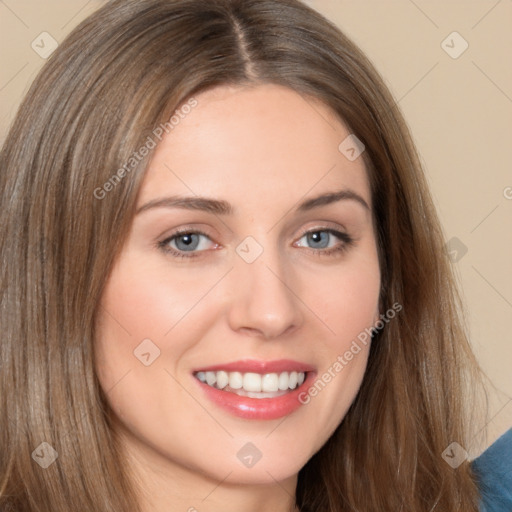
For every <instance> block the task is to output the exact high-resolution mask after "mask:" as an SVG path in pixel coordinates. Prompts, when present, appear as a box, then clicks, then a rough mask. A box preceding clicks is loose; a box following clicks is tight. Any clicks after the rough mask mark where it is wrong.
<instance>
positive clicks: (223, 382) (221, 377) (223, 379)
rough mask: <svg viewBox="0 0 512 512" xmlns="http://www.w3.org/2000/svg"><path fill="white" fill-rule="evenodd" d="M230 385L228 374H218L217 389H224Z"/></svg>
mask: <svg viewBox="0 0 512 512" xmlns="http://www.w3.org/2000/svg"><path fill="white" fill-rule="evenodd" d="M228 383H229V375H228V374H227V372H217V387H218V388H219V389H224V388H225V387H226V386H227V385H228Z"/></svg>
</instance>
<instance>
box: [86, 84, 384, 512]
mask: <svg viewBox="0 0 512 512" xmlns="http://www.w3.org/2000/svg"><path fill="white" fill-rule="evenodd" d="M196 99H197V101H198V105H197V107H196V108H194V109H193V110H192V111H191V112H190V113H189V114H188V115H187V116H186V117H185V118H184V119H183V120H181V122H180V123H179V125H178V126H176V127H175V129H174V130H173V131H172V132H170V133H169V134H168V135H167V136H166V137H165V138H164V139H163V140H162V142H161V143H160V144H159V145H158V146H157V148H156V149H155V150H154V153H153V155H152V159H151V162H150V165H149V167H148V169H147V172H146V175H145V177H144V181H143V183H142V186H141V189H140V193H139V196H138V203H137V207H138V208H140V207H141V206H143V205H147V204H148V203H149V202H151V201H155V200H158V199H162V198H166V197H170V196H178V195H179V196H187V197H196V196H201V197H206V198H209V199H216V200H222V201H226V202H227V203H229V204H230V205H231V208H232V209H233V213H232V214H227V213H220V212H216V213H213V212H211V211H204V210H201V209H187V208H184V207H179V206H176V205H175V206H172V207H170V206H169V205H167V206H155V207H153V208H148V207H147V208H145V209H144V210H142V211H140V212H139V213H137V214H136V216H135V218H134V220H133V224H132V228H131V232H130V234H129V236H128V239H127V240H126V242H125V245H124V246H123V248H122V251H121V253H120V255H119V257H118V259H117V260H116V262H115V265H114V267H113V269H112V272H111V274H110V277H109V279H108V281H107V283H106V286H105V289H104V293H103V296H102V300H101V306H102V307H101V308H100V315H99V318H98V325H97V340H96V347H95V348H96V367H97V372H98V377H99V379H100V383H101V386H102V388H103V389H104V390H105V392H106V393H107V398H108V401H109V403H110V405H111V407H112V410H113V413H114V415H115V419H116V425H117V427H116V428H117V429H118V431H119V433H120V435H121V439H122V443H123V447H124V449H125V452H126V454H127V456H128V457H129V459H130V464H129V466H130V468H131V470H132V472H133V474H134V476H135V478H136V480H137V482H138V483H139V484H140V486H141V489H142V490H141V496H140V498H141V502H142V506H143V510H144V511H147V512H149V511H156V512H164V511H165V512H168V511H169V510H173V511H184V512H185V511H194V510H197V511H199V512H217V511H221V510H222V511H223V512H235V511H237V512H240V511H244V512H253V511H254V512H256V511H258V512H261V511H273V512H276V511H277V512H280V511H281V512H285V511H286V512H289V511H291V510H294V498H293V497H294V494H295V487H296V483H297V474H298V471H299V470H300V469H301V468H302V467H303V466H304V465H305V464H306V462H307V461H308V459H310V458H311V456H312V455H313V454H314V453H315V452H317V451H318V450H319V449H320V448H321V446H322V445H323V444H324V443H325V442H326V440H327V439H328V438H329V436H330V435H331V434H332V433H333V432H334V430H335V429H336V427H337V426H338V425H339V424H340V422H341V421H342V419H343V417H344V416H345V414H346V412H347V410H348V408H349V406H350V404H351V403H352V402H353V400H354V398H355V396H356V394H357V391H358V389H359V387H360V384H361V381H362V379H363V375H364V372H365V368H366V363H367V356H368V348H369V344H368V345H366V346H364V347H362V350H361V351H360V352H359V353H358V354H357V355H355V356H354V357H353V359H352V360H350V361H349V362H347V364H346V366H344V367H343V369H342V370H341V371H339V372H337V373H335V376H334V377H332V378H331V379H330V382H329V383H328V384H327V385H325V387H324V388H323V389H322V390H321V392H319V393H318V394H317V395H316V396H314V397H311V399H310V400H309V402H308V403H307V404H306V405H301V406H299V407H298V408H294V410H293V411H292V412H290V413H285V414H284V415H282V416H281V417H278V418H263V419H262V418H247V417H241V416H240V415H239V414H235V413H233V412H231V411H229V410H227V409H225V408H224V407H221V406H220V405H219V404H218V403H216V402H215V401H212V400H211V399H210V398H209V396H208V395H207V393H205V392H204V388H205V387H207V386H206V384H202V383H201V382H200V381H199V380H198V378H197V376H196V374H195V373H194V372H196V371H197V370H198V369H201V368H206V367H209V366H212V365H220V366H222V365H223V364H227V363H231V362H237V361H243V360H257V361H260V362H261V361H263V362H268V361H276V360H293V361H296V362H299V363H301V364H302V363H305V364H307V365H309V367H310V368H312V370H310V371H309V373H308V374H307V375H309V377H307V378H310V379H311V378H312V381H311V382H315V381H316V379H318V378H319V377H320V376H322V375H323V374H324V373H325V372H327V371H328V369H329V368H331V374H332V367H333V363H334V362H335V361H336V360H337V357H338V356H339V355H340V354H341V355H342V354H344V353H345V351H346V350H348V349H349V348H350V345H351V343H352V341H353V340H354V339H355V338H356V337H357V335H358V334H359V333H361V332H362V331H363V330H364V329H365V328H369V327H370V326H372V325H373V324H374V323H375V322H376V320H377V319H378V314H379V312H378V296H379V289H380V272H379V262H378V256H377V248H376V241H375V235H374V226H373V223H372V215H371V208H372V204H371V197H370V189H369V183H368V177H367V172H366V169H365V165H364V162H363V158H362V157H360V158H357V159H355V160H354V161H349V160H348V159H347V158H346V157H345V156H344V155H343V154H342V153H341V152H340V151H339V150H338V146H339V144H340V143H341V141H343V140H344V139H345V138H346V137H347V136H348V135H349V133H350V132H349V131H348V129H347V128H346V127H345V126H344V125H343V124H342V123H341V122H340V121H339V120H337V118H336V117H335V116H334V114H333V113H332V112H331V111H330V110H329V109H328V108H327V107H326V106H324V105H322V104H320V103H319V102H316V101H314V100H312V99H311V98H308V100H307V101H305V98H303V97H302V96H301V95H299V94H297V93H295V92H293V91H292V90H290V89H286V88H283V87H280V86H276V85H259V86H257V87H251V88H248V87H245V88H244V87H227V86H225V87H217V88H215V89H213V90H210V91H207V92H204V93H202V94H199V95H198V96H196ZM340 190H350V191H351V192H352V193H353V197H355V196H356V195H357V196H359V197H360V199H362V201H363V202H365V203H366V204H367V206H368V208H366V207H365V206H364V205H363V204H362V202H361V201H359V200H357V199H354V198H348V199H347V198H345V199H341V200H337V201H333V202H330V203H328V204H323V205H320V206H316V207H313V208H310V209H304V210H297V207H298V205H299V203H302V202H304V201H306V200H308V199H311V198H316V197H318V196H320V195H323V194H327V193H332V192H335V191H336V192H337V191H340ZM105 200H108V199H105ZM179 228H183V229H184V230H185V232H187V233H190V232H194V231H195V230H199V231H201V232H204V233H205V234H206V235H207V236H204V235H197V236H196V237H195V238H191V237H190V236H189V237H187V235H183V234H181V237H175V238H173V239H172V238H171V240H169V238H170V237H172V235H174V234H175V231H176V230H177V229H179ZM329 229H332V230H335V231H337V232H341V233H347V234H348V235H349V236H350V237H352V238H353V240H354V241H353V243H352V244H347V243H346V241H345V240H346V239H343V238H339V237H338V236H337V235H334V234H330V233H329V231H326V230H329ZM306 232H311V233H316V235H307V234H306ZM248 236H251V237H252V238H253V239H254V240H255V241H256V242H257V244H258V246H256V245H244V244H243V243H242V242H243V241H244V240H245V239H246V237H248ZM164 241H167V242H166V246H167V247H168V248H169V249H170V250H174V251H175V252H178V253H180V254H184V255H185V257H178V256H176V255H173V254H172V253H169V252H165V251H164V250H163V249H162V247H159V245H158V243H159V242H164ZM192 242H194V243H192ZM241 243H242V245H241V246H240V244H241ZM251 243H253V242H251ZM237 247H242V248H244V249H245V252H246V253H248V254H251V255H254V254H256V253H255V252H254V251H256V250H257V249H258V247H259V248H260V250H262V252H261V254H259V255H258V256H257V257H256V259H255V260H254V261H253V262H251V263H248V262H247V260H246V259H244V257H242V256H244V253H243V252H237V250H236V249H237ZM340 247H345V249H346V250H340V251H334V250H331V253H330V254H327V251H329V250H330V249H335V248H340ZM191 253H194V254H195V256H196V257H190V254H191ZM145 339H150V340H151V343H150V344H147V345H144V347H145V348H144V350H143V352H144V353H145V354H146V355H145V356H144V357H146V360H148V359H149V358H150V357H154V354H156V352H155V350H160V355H159V356H158V357H157V358H156V359H155V360H154V361H153V362H151V364H148V365H147V366H146V365H145V364H143V363H141V361H140V360H139V359H138V358H137V357H135V355H134V350H135V351H136V352H137V350H136V349H137V347H138V346H139V345H140V344H141V342H142V340H145ZM146 343H148V342H146ZM156 347H158V349H156ZM148 354H149V355H148ZM307 382H310V381H307ZM305 384H306V383H304V385H305ZM308 389H309V385H308ZM221 393H230V391H227V390H226V391H223V392H221ZM283 393H286V392H283ZM254 400H259V399H258V398H255V399H254ZM268 400H272V399H271V398H269V399H268ZM258 403H260V402H258ZM249 442H250V443H252V445H254V447H255V448H254V447H252V448H247V447H246V449H249V450H250V453H249V455H254V454H255V453H259V454H260V455H261V459H260V460H259V461H257V462H256V463H255V464H254V465H252V466H251V467H248V466H247V465H246V464H245V463H242V461H241V458H240V457H239V456H237V453H238V452H239V450H241V448H242V447H244V446H246V445H247V443H249ZM252 445H251V446H252ZM255 449H256V450H257V452H255ZM251 450H252V451H251ZM244 453H245V452H244ZM251 460H252V459H251Z"/></svg>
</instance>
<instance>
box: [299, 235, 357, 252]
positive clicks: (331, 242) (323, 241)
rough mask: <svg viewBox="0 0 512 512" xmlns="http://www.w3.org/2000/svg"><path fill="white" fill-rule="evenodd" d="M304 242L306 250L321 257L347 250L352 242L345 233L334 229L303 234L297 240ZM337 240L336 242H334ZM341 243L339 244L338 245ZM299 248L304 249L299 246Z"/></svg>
mask: <svg viewBox="0 0 512 512" xmlns="http://www.w3.org/2000/svg"><path fill="white" fill-rule="evenodd" d="M304 239H305V240H306V242H305V243H306V244H307V248H308V249H312V250H315V252H317V253H319V254H320V255H322V256H327V255H330V254H331V253H334V252H338V251H344V250H347V249H348V248H349V247H350V246H351V245H352V244H353V243H354V240H353V239H352V237H350V236H349V235H348V234H347V233H342V232H341V231H337V230H335V229H315V230H311V231H308V232H307V233H304V234H303V235H302V237H301V238H300V239H299V243H300V242H301V240H304ZM336 239H338V242H336ZM340 241H341V244H340ZM299 247H304V246H303V245H299Z"/></svg>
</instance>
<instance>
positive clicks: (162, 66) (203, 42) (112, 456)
mask: <svg viewBox="0 0 512 512" xmlns="http://www.w3.org/2000/svg"><path fill="white" fill-rule="evenodd" d="M259 83H274V84H280V85H284V86H286V87H289V88H291V89H293V90H295V91H297V92H298V93H300V94H302V95H303V96H304V98H305V99H307V98H315V99H317V100H320V101H322V102H323V103H325V104H326V105H328V106H329V107H330V108H331V109H332V110H333V111H334V112H335V113H336V114H337V115H338V116H339V117H340V118H341V119H342V120H343V121H344V122H345V123H346V125H347V126H348V127H349V128H350V130H351V132H352V133H354V134H356V136H357V137H358V138H359V139H360V140H361V141H362V142H363V143H364V145H365V148H366V150H365V152H364V154H363V157H364V158H365V162H366V166H367V169H368V175H369V179H370V183H371V192H372V203H373V204H374V205H375V207H374V222H375V226H376V232H377V239H378V240H377V242H378V247H379V258H380V264H381V276H382V290H381V296H380V305H381V311H386V310H388V309H389V308H390V307H391V305H393V304H395V303H399V304H400V305H402V308H403V310H402V311H401V312H400V314H399V315H397V317H396V319H395V320H393V321H392V322H389V323H388V324H387V325H386V326H385V327H384V328H383V329H382V330H380V331H379V332H378V334H377V335H376V336H375V338H374V340H373V343H372V346H371V351H370V356H369V362H368V368H367V372H366V375H365V379H364V382H363V384H362V388H361V390H360V392H359V394H358V396H357V397H356V399H355V401H354V403H353V405H352V407H351V408H350V410H349V411H348V413H347V415H346V417H345V418H344V420H343V422H342V423H341V425H340V426H339V428H338V429H337V430H336V432H335V433H334V434H333V435H332V437H331V438H330V439H329V440H328V442H327V443H326V444H325V445H324V447H323V448H322V449H321V450H320V451H319V452H318V453H317V454H316V455H315V456H314V457H313V458H312V459H311V460H310V461H309V462H308V463H307V464H306V466H305V467H304V468H303V469H302V470H301V471H300V473H299V480H298V487H297V491H296V499H297V504H298V505H299V507H300V509H301V511H309V512H326V511H329V512H335V511H336V512H341V511H348V510H350V511H360V512H377V511H378V512H382V511H393V512H396V511H401V510H403V511H407V512H412V511H415V512H427V511H433V510H440V511H450V512H452V511H457V510H460V511H464V512H471V511H476V510H477V508H478V493H477V488H476V485H475V483H474V479H473V477H472V474H471V470H470V467H469V465H468V464H467V463H465V464H462V465H461V466H460V467H459V468H457V469H453V468H452V467H450V466H449V465H448V464H447V463H446V462H445V461H444V460H443V458H442V456H441V454H442V452H443V451H444V450H445V448H446V447H447V446H448V445H449V444H450V443H451V442H453V441H457V442H458V443H460V444H461V445H464V443H465V442H466V440H467V432H466V427H467V424H466V422H465V418H466V417H467V416H466V410H465V403H464V400H462V399H461V397H464V396H468V395H467V393H466V389H465V383H464V379H465V378H466V379H467V376H468V375H470V376H472V377H471V378H474V377H475V376H477V375H478V373H477V372H478V368H477V365H476V362H475V361H474V358H473V355H472V353H471V351H470V349H469V345H468V341H467V334H466V331H465V327H464V319H463V316H462V313H461V304H460V298H459V295H458V292H457V288H456V283H455V281H454V278H453V275H452V269H451V267H450V263H449V260H448V258H447V255H446V253H445V250H444V237H443V232H442V229H441V227H440V224H439V221H438V218H437V215H436V213H435V209H434V206H433V203H432V200H431V196H430V194H429V191H428V187H427V183H426V180H425V177H424V174H423V171H422V168H421V165H420V162H419V159H418V156H417V153H416V150H415V148H414V145H413V142H412V140H411V136H410V134H409V131H408V128H407V126H406V124H405V122H404V120H403V118H402V116H401V114H400V112H399V109H398V107H397V105H396V103H395V101H394V100H393V98H392V96H391V95H390V93H389V92H388V90H387V88H386V86H385V85H384V83H383V81H382V79H381V78H380V76H379V75H378V73H377V72H376V71H375V69H374V67H373V65H372V64H371V63H370V62H369V60H368V59H367V58H366V57H365V56H364V55H363V54H362V53H361V51H360V50H359V49H358V48H357V47H356V46H355V45H354V44H353V43H352V42H351V41H350V40H349V39H347V37H346V36H345V35H344V34H343V33H341V32H340V31H339V29H338V28H336V27H335V26H334V25H333V24H332V23H330V22H328V21H327V20H326V19H324V18H323V17H322V16H321V15H320V14H318V13H317V12H315V11H314V10H312V9H310V8H308V7H307V6H305V5H303V4H302V3H299V2H298V1H296V0H113V1H110V2H108V3H107V4H106V5H105V6H104V7H102V8H101V9H99V10H98V11H97V12H96V13H95V14H93V15H92V16H90V17H89V18H88V19H86V20H85V21H84V22H83V23H81V24H80V25H79V26H78V28H76V29H75V30H74V31H73V32H72V33H71V35H70V36H69V37H67V38H66V39H65V41H64V42H63V43H62V44H61V45H60V47H59V48H58V49H57V50H56V51H55V53H54V54H53V55H52V56H51V58H50V59H49V61H48V62H47V64H46V65H45V67H44V68H43V70H42V71H41V73H40V74H39V75H38V76H37V78H36V79H35V81H34V83H33V84H32V87H31V89H30V91H29V92H28V94H27V96H26V98H25V99H24V101H23V103H22V105H21V107H20V109H19V111H18V113H17V116H16V118H15V120H14V123H13V125H12V127H11V129H10V132H9V134H8V137H7V139H6V142H5V145H4V147H3V149H2V152H1V160H0V166H1V167H0V194H1V196H0V197H1V210H2V222H1V224H0V248H1V249H0V250H1V263H0V265H1V287H0V293H1V297H0V300H1V308H0V311H1V313H0V314H1V320H0V321H1V324H0V325H1V329H2V342H1V346H0V351H1V352H0V365H1V372H0V379H1V380H0V382H1V389H0V400H1V420H0V421H1V429H0V430H1V433H0V439H1V444H0V454H1V456H0V503H1V504H2V506H3V507H4V508H5V507H7V504H8V503H10V504H11V507H12V508H11V510H18V511H23V512H24V511H27V512H28V511H30V512H35V511H47V510H52V511H53V512H68V511H69V510H95V511H97V512H100V511H101V512H106V511H112V512H113V511H115V512H134V511H137V510H139V506H138V505H137V504H136V499H137V498H136V494H135V491H134V488H133V484H132V478H131V476H132V475H130V474H128V473H127V472H126V469H125V468H126V465H124V464H123V461H122V454H121V452H120V449H119V443H118V439H117V438H116V435H115V432H114V429H113V428H112V425H111V424H110V423H109V420H108V418H109V414H108V412H109V408H108V403H107V400H106V393H108V390H107V391H106V392H104V391H103V390H102V389H101V388H100V386H99V384H98V381H97V378H96V376H95V372H94V364H93V361H94V357H93V356H94V353H93V340H94V334H95V333H94V321H95V317H96V313H97V308H98V304H99V299H100V297H101V294H102V289H103V285H104V283H105V280H106V278H107V276H108V275H109V272H110V269H111V266H112V263H113V261H114V258H115V257H116V255H117V254H118V253H119V250H120V248H121V247H122V243H123V241H124V239H125V237H126V235H127V233H128V229H129V227H130V224H131V221H132V216H133V213H134V206H135V201H136V197H137V192H138V189H139V186H140V183H141V180H142V178H143V177H144V170H145V168H146V166H147V163H148V160H149V158H150V155H147V156H145V157H144V158H142V159H141V160H140V162H138V163H137V165H135V166H134V168H133V170H130V171H129V172H127V173H126V174H127V175H126V176H124V179H123V180H122V181H121V182H116V183H115V186H114V185H112V186H111V187H110V188H113V190H111V191H110V192H109V193H108V195H105V196H104V197H99V196H100V195H101V194H98V188H102V187H103V189H105V188H106V187H104V184H105V183H107V182H108V181H109V180H111V179H112V176H113V174H115V173H116V171H117V170H118V169H120V168H122V167H123V165H125V163H126V162H128V161H129V159H130V158H131V157H132V156H133V154H134V153H135V152H137V151H138V149H139V148H141V147H142V146H143V145H144V143H145V142H146V141H147V137H148V136H150V135H151V134H152V133H153V130H154V129H155V127H158V126H160V125H161V124H163V123H166V122H168V121H169V118H170V116H171V115H172V113H173V112H174V111H175V110H176V109H177V108H178V107H179V106H180V105H183V104H184V103H185V102H186V101H187V100H188V99H190V98H191V97H193V96H194V95H196V94H198V93H199V92H201V91H204V90H206V89H208V88H211V87H215V86H216V85H221V84H235V85H250V84H259ZM340 142H341V141H340ZM95 191H96V193H95ZM41 443H47V445H41ZM52 449H53V450H55V452H52V451H51V450H52ZM45 450H46V451H45ZM38 454H39V456H41V457H47V456H48V457H50V456H51V454H54V455H55V454H57V455H58V458H57V460H56V462H55V463H53V464H50V465H49V466H48V467H46V468H43V467H41V465H40V464H36V462H35V461H36V458H37V456H38ZM45 454H46V455H45Z"/></svg>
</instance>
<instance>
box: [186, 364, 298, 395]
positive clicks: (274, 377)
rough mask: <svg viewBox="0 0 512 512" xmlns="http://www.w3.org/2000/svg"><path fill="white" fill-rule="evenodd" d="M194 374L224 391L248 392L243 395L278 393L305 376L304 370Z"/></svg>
mask: <svg viewBox="0 0 512 512" xmlns="http://www.w3.org/2000/svg"><path fill="white" fill-rule="evenodd" d="M195 376H196V377H197V378H198V379H199V380H200V381H201V382H205V383H206V384H208V386H211V387H215V388H218V389H225V390H226V391H235V390H240V394H244V392H245V391H246V392H247V393H248V394H247V395H245V394H244V396H252V395H253V394H256V395H258V394H259V393H260V395H258V396H261V397H263V394H264V393H279V392H280V391H281V392H282V391H288V390H290V389H295V388H296V387H297V386H300V385H302V383H303V382H304V380H305V378H306V374H305V372H295V371H293V372H281V373H279V374H278V373H265V374H263V375H262V374H259V373H253V372H247V373H241V372H226V371H224V370H220V371H218V372H197V373H196V374H195ZM226 388H227V389H226ZM280 394H282V393H280Z"/></svg>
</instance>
